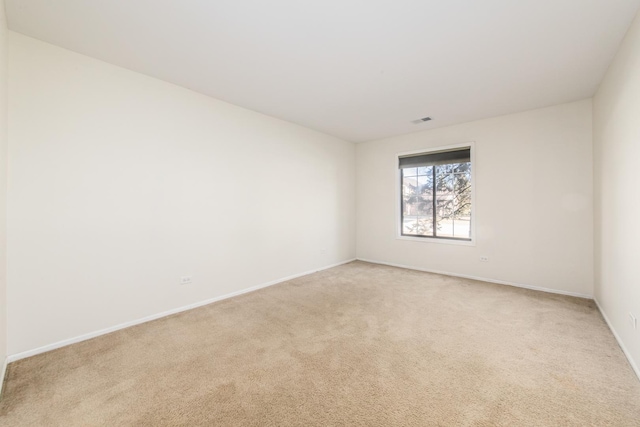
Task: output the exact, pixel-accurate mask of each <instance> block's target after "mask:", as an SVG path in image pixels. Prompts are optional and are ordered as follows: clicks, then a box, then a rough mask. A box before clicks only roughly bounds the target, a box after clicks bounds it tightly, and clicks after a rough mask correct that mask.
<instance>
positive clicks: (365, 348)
mask: <svg viewBox="0 0 640 427" xmlns="http://www.w3.org/2000/svg"><path fill="white" fill-rule="evenodd" d="M0 424H1V425H3V426H9V425H10V426H23V425H34V426H76V425H77V426H127V425H134V426H162V425H172V426H174V425H175V426H180V425H182V426H195V425H207V426H211V425H221V426H227V425H228V426H282V425H298V426H335V425H344V426H394V425H396V426H640V381H638V379H637V377H636V376H635V375H634V373H633V371H632V369H631V367H630V366H629V364H628V362H627V361H626V359H625V357H624V355H623V354H622V351H621V350H620V348H619V347H618V345H617V343H616V341H615V339H614V337H613V335H612V334H611V332H610V331H609V329H608V328H607V326H606V324H605V323H604V321H603V319H602V317H601V316H600V314H599V312H598V310H597V309H596V308H595V305H594V303H593V302H592V301H589V300H584V299H579V298H571V297H564V296H558V295H553V294H546V293H541V292H535V291H528V290H524V289H517V288H512V287H509V286H503V285H494V284H488V283H483V282H476V281H472V280H465V279H457V278H451V277H446V276H439V275H435V274H429V273H422V272H416V271H410V270H403V269H398V268H392V267H385V266H379V265H372V264H367V263H363V262H353V263H350V264H347V265H343V266H340V267H337V268H333V269H331V270H326V271H323V272H319V273H316V274H313V275H310V276H305V277H302V278H299V279H295V280H292V281H289V282H286V283H282V284H279V285H276V286H272V287H270V288H266V289H263V290H260V291H256V292H253V293H250V294H246V295H242V296H239V297H236V298H232V299H228V300H225V301H221V302H218V303H215V304H212V305H208V306H206V307H202V308H199V309H195V310H192V311H189V312H185V313H181V314H178V315H174V316H171V317H168V318H163V319H160V320H157V321H154V322H150V323H146V324H143V325H139V326H135V327H132V328H128V329H125V330H122V331H119V332H115V333H112V334H109V335H106V336H102V337H99V338H95V339H93V340H90V341H85V342H82V343H78V344H75V345H72V346H69V347H65V348H61V349H59V350H55V351H52V352H49V353H46V354H42V355H39V356H35V357H32V358H29V359H25V360H21V361H18V362H15V363H12V364H11V365H10V366H9V370H8V379H7V382H6V388H5V392H4V396H3V399H2V401H1V402H0Z"/></svg>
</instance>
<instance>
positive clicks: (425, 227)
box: [416, 216, 433, 236]
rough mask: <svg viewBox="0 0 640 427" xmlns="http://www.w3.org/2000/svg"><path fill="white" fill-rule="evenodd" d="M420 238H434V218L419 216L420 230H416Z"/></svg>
mask: <svg viewBox="0 0 640 427" xmlns="http://www.w3.org/2000/svg"><path fill="white" fill-rule="evenodd" d="M416 231H417V233H416V234H418V235H420V236H433V217H432V216H419V217H418V229H417V230H416Z"/></svg>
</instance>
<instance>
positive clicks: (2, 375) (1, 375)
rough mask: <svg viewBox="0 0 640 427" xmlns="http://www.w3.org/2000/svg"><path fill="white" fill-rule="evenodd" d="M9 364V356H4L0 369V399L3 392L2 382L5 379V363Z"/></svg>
mask: <svg viewBox="0 0 640 427" xmlns="http://www.w3.org/2000/svg"><path fill="white" fill-rule="evenodd" d="M8 364H9V358H8V357H5V358H4V362H2V368H0V369H2V370H1V371H0V399H1V398H2V394H3V393H4V382H5V380H6V374H7V365H8Z"/></svg>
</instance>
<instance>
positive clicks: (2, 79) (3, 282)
mask: <svg viewBox="0 0 640 427" xmlns="http://www.w3.org/2000/svg"><path fill="white" fill-rule="evenodd" d="M7 36H8V32H7V19H6V16H5V9H4V0H0V390H1V388H2V381H3V379H4V369H5V358H6V356H7V270H6V265H7V227H6V224H7V216H6V213H7V44H8V43H7Z"/></svg>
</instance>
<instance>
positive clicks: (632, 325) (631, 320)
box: [629, 313, 638, 329]
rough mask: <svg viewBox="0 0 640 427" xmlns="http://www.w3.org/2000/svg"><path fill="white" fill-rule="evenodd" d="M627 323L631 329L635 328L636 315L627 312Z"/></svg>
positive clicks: (636, 324)
mask: <svg viewBox="0 0 640 427" xmlns="http://www.w3.org/2000/svg"><path fill="white" fill-rule="evenodd" d="M629 324H630V325H631V327H632V328H633V329H636V328H637V327H638V319H636V316H634V315H633V314H632V313H629Z"/></svg>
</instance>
